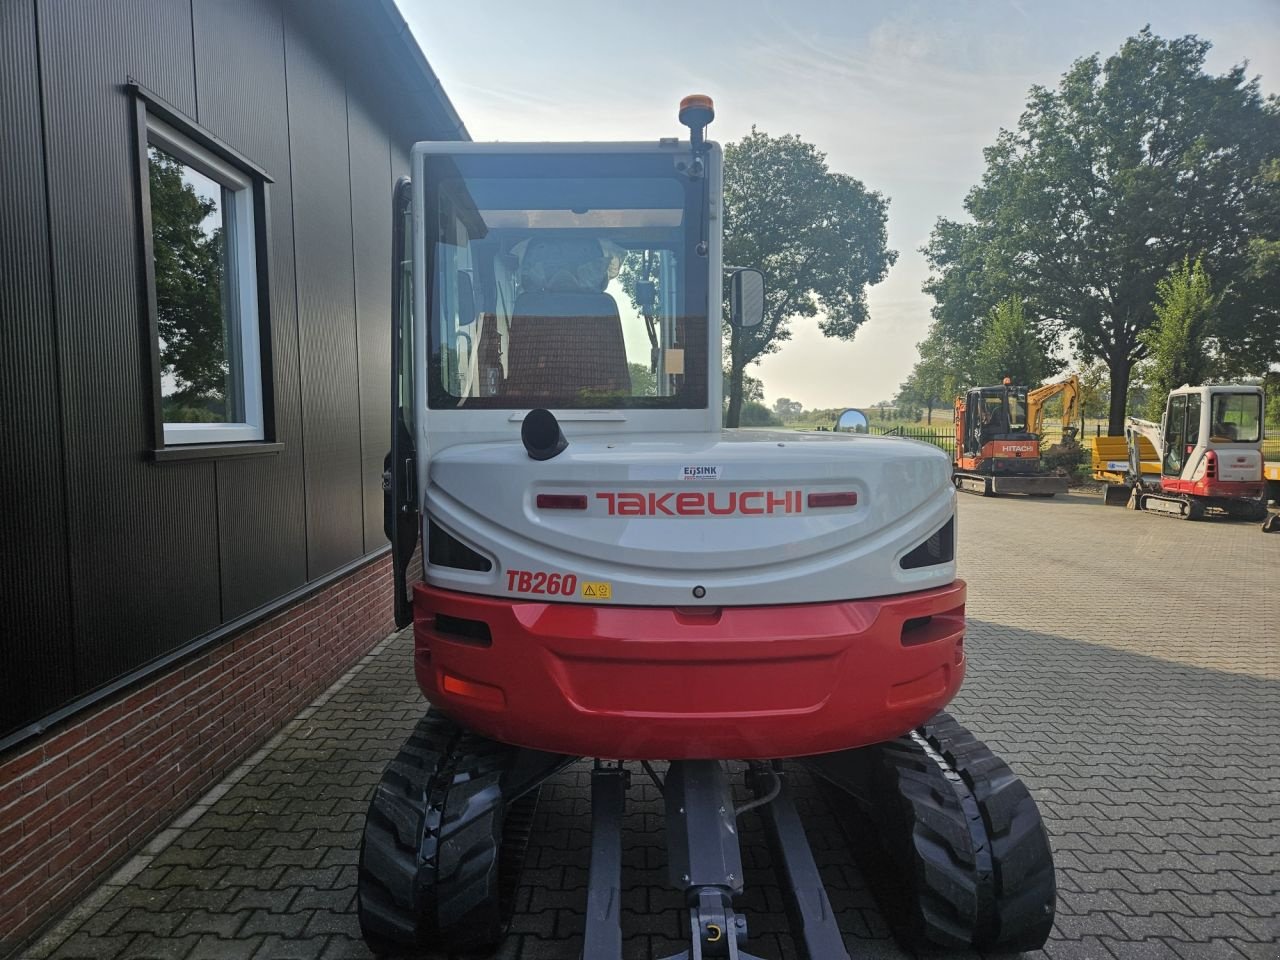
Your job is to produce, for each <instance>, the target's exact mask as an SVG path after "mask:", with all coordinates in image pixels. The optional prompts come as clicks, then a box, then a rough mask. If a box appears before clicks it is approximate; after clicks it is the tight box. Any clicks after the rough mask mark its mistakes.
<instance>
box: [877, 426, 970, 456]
mask: <svg viewBox="0 0 1280 960" xmlns="http://www.w3.org/2000/svg"><path fill="white" fill-rule="evenodd" d="M868 429H869V430H870V431H871V432H872V433H874V434H877V435H879V436H882V437H907V438H908V439H910V440H923V441H924V442H925V443H932V444H933V445H934V446H935V447H940V448H941V449H943V450H945V451H947V453H955V452H956V434H955V430H954V429H951V430H934V429H930V428H929V427H877V426H874V425H872V426H870V427H869V428H868Z"/></svg>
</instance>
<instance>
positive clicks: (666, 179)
mask: <svg viewBox="0 0 1280 960" xmlns="http://www.w3.org/2000/svg"><path fill="white" fill-rule="evenodd" d="M704 193H705V191H704V189H703V186H702V184H701V182H700V181H695V182H689V181H687V180H686V179H684V178H682V177H681V176H677V171H676V170H675V168H674V166H673V165H672V161H671V158H670V157H668V156H654V157H636V156H619V157H611V156H608V155H604V156H600V157H585V158H584V157H566V158H557V157H554V156H552V157H540V156H534V155H524V156H519V155H511V156H506V157H502V156H477V157H454V158H439V159H438V160H435V161H432V160H429V161H428V164H427V194H426V203H427V205H428V212H427V223H428V224H430V225H432V226H433V228H434V231H435V235H434V236H433V237H429V240H430V242H429V245H428V256H429V259H430V269H429V273H428V276H429V277H430V278H431V283H430V290H429V312H428V317H429V330H430V355H429V363H430V367H431V369H430V370H429V371H428V374H429V376H428V386H429V389H428V394H429V401H430V404H431V406H432V407H435V408H461V409H493V408H516V409H520V408H526V409H527V408H530V407H550V408H575V407H576V408H583V407H586V408H614V407H659V408H661V407H670V408H688V407H705V406H706V403H707V400H706V396H707V374H706V371H707V368H708V366H709V361H708V357H707V343H708V335H709V331H708V327H707V324H708V318H707V278H706V263H707V261H706V258H705V257H704V256H702V255H700V254H699V253H698V252H697V251H696V249H695V248H696V246H697V243H698V239H699V230H700V228H701V222H702V218H700V217H699V216H697V209H698V205H699V204H701V203H705V196H704Z"/></svg>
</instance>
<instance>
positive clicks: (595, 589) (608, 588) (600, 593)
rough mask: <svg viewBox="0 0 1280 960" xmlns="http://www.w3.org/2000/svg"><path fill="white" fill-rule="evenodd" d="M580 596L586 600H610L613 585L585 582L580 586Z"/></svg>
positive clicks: (604, 582) (605, 582)
mask: <svg viewBox="0 0 1280 960" xmlns="http://www.w3.org/2000/svg"><path fill="white" fill-rule="evenodd" d="M582 596H583V597H584V598H585V599H588V600H612V599H613V584H612V583H608V582H607V581H603V582H590V581H588V582H585V583H583V584H582Z"/></svg>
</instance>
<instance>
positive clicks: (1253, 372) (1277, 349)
mask: <svg viewBox="0 0 1280 960" xmlns="http://www.w3.org/2000/svg"><path fill="white" fill-rule="evenodd" d="M1268 107H1269V108H1270V110H1269V112H1270V114H1271V115H1272V116H1273V117H1277V116H1280V99H1276V98H1272V99H1271V100H1270V101H1269V102H1268ZM1256 185H1257V189H1256V191H1255V192H1254V193H1253V194H1252V196H1251V198H1250V200H1251V203H1250V207H1249V216H1248V225H1249V233H1250V236H1249V244H1248V248H1247V250H1246V263H1245V268H1244V270H1243V271H1242V272H1241V273H1240V275H1239V276H1238V277H1236V278H1235V281H1234V283H1228V284H1227V285H1226V286H1225V287H1224V288H1223V290H1222V295H1221V303H1220V304H1219V309H1218V312H1217V316H1216V317H1215V324H1214V328H1215V329H1214V332H1215V333H1216V337H1217V364H1218V372H1219V373H1220V374H1221V375H1222V376H1224V377H1227V378H1229V379H1241V378H1244V377H1249V376H1258V375H1260V374H1263V375H1265V374H1266V372H1267V371H1268V369H1269V368H1270V367H1271V366H1272V365H1273V364H1275V363H1276V362H1277V361H1280V158H1273V159H1271V160H1269V161H1268V162H1267V163H1265V164H1264V165H1263V166H1262V169H1261V172H1260V173H1259V175H1258V178H1257V180H1256Z"/></svg>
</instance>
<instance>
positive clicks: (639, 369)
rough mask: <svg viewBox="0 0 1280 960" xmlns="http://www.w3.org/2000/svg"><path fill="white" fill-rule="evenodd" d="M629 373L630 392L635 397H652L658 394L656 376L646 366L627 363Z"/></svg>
mask: <svg viewBox="0 0 1280 960" xmlns="http://www.w3.org/2000/svg"><path fill="white" fill-rule="evenodd" d="M627 370H628V371H630V373H631V392H632V393H633V394H634V395H635V396H637V397H654V396H657V394H658V375H657V374H656V373H654V372H653V371H652V370H650V369H649V367H648V365H647V364H643V363H628V364H627Z"/></svg>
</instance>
